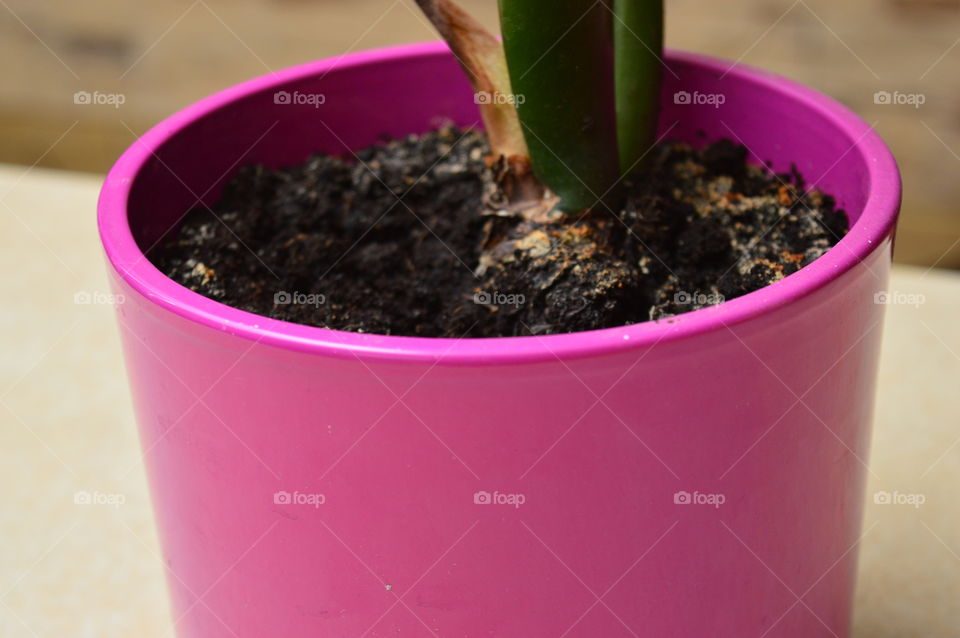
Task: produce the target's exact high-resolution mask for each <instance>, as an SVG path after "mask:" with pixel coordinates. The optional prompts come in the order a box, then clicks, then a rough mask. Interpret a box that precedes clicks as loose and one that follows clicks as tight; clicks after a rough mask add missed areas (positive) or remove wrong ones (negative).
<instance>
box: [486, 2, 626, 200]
mask: <svg viewBox="0 0 960 638" xmlns="http://www.w3.org/2000/svg"><path fill="white" fill-rule="evenodd" d="M610 1H612V0H603V1H602V2H596V0H562V1H561V0H499V5H500V23H501V28H502V31H503V44H504V50H505V52H506V55H507V66H508V68H509V72H510V83H511V86H512V87H513V91H514V93H515V95H516V102H517V109H518V111H519V114H520V122H521V123H522V126H523V131H524V137H525V138H526V141H527V147H528V148H529V150H530V157H531V160H532V161H533V168H534V172H535V173H536V174H537V177H539V178H540V180H541V181H543V182H544V183H545V184H546V185H547V186H548V187H549V188H550V189H551V190H553V191H554V192H555V193H556V194H557V195H559V196H560V198H561V199H562V201H563V207H564V208H566V209H568V210H582V209H586V208H591V207H594V206H595V205H596V204H597V203H598V200H601V199H602V200H604V201H605V202H606V203H608V204H611V205H614V204H615V202H617V201H618V197H619V195H620V192H619V188H618V186H617V185H618V182H619V177H620V175H619V158H618V155H617V131H616V95H615V89H614V51H613V37H612V33H613V24H612V23H613V15H612V12H611V9H610V7H609V6H608V5H607V4H606V3H607V2H610Z"/></svg>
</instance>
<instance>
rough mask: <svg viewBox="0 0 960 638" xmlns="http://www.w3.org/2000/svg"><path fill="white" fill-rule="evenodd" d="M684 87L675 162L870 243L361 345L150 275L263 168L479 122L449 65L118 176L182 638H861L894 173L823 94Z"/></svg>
mask: <svg viewBox="0 0 960 638" xmlns="http://www.w3.org/2000/svg"><path fill="white" fill-rule="evenodd" d="M669 64H670V67H671V69H672V70H673V72H672V73H666V74H665V75H666V86H665V87H664V104H665V108H664V112H663V116H662V121H663V125H664V129H665V130H666V128H668V127H673V128H672V130H671V133H670V135H671V137H675V138H681V139H689V140H692V141H697V140H699V139H700V137H699V136H698V131H701V130H702V131H706V132H707V135H708V137H710V138H717V137H730V138H733V139H735V140H739V141H740V142H742V143H744V144H745V145H746V146H747V147H748V148H750V149H751V150H752V152H753V153H755V154H756V155H755V158H756V159H757V160H763V161H766V160H770V161H772V163H773V165H774V167H775V168H777V169H778V170H786V169H788V168H789V166H790V164H791V163H795V164H796V165H797V167H798V168H799V170H800V171H801V172H802V173H803V174H804V175H805V176H806V177H807V178H808V180H809V181H810V183H811V185H814V186H816V187H818V188H822V189H824V190H825V191H827V192H829V193H832V194H834V195H836V196H837V199H838V202H839V204H840V206H842V207H843V208H845V209H846V210H847V211H848V212H849V214H850V217H851V221H852V230H851V231H850V233H849V234H848V235H847V236H846V237H845V238H844V239H843V240H842V241H840V243H839V244H838V245H837V246H836V247H835V248H833V249H832V250H831V251H830V252H829V253H828V254H827V255H826V256H824V257H823V258H821V259H819V260H818V261H816V262H815V263H813V264H812V265H810V266H808V267H806V268H804V269H803V270H802V271H800V272H798V273H796V274H794V275H791V276H789V277H788V278H786V279H785V280H783V281H781V282H779V283H777V284H775V285H772V286H770V287H768V288H765V289H764V290H761V291H758V292H754V293H751V294H749V295H747V296H745V297H742V298H739V299H735V300H732V301H729V302H727V303H724V304H722V305H720V306H717V307H713V308H710V309H706V310H700V311H696V312H693V313H691V314H687V315H683V316H681V317H678V318H675V319H671V320H669V321H662V322H659V323H643V324H639V325H633V326H627V327H622V328H611V329H607V330H598V331H594V332H584V333H576V334H568V335H557V336H548V337H539V338H538V337H519V338H504V339H477V340H461V341H458V340H451V339H422V338H409V337H386V336H377V335H365V334H348V333H342V332H335V331H329V330H323V329H319V328H312V327H305V326H300V325H293V324H288V323H284V322H280V321H275V320H272V319H267V318H264V317H260V316H255V315H252V314H249V313H246V312H242V311H240V310H235V309H232V308H228V307H226V306H224V305H221V304H219V303H216V302H214V301H211V300H209V299H206V298H204V297H201V296H200V295H198V294H196V293H193V292H191V291H189V290H187V289H185V288H183V287H181V286H179V285H178V284H176V283H174V282H173V281H171V280H169V279H167V278H166V277H165V276H164V275H162V274H161V273H160V272H159V271H158V270H156V269H155V268H154V267H153V266H152V265H151V264H150V262H149V261H148V260H147V259H146V258H145V257H144V254H143V251H144V250H145V249H147V248H149V247H150V246H152V245H154V244H155V243H156V242H157V241H159V240H160V238H161V237H162V236H163V234H164V233H166V232H167V231H168V230H169V229H170V228H171V227H172V226H173V225H174V224H175V223H176V222H177V221H178V220H179V219H180V217H181V216H182V215H183V214H184V212H186V211H187V210H188V209H190V208H191V207H193V206H195V205H196V204H197V203H198V202H203V203H206V204H212V203H213V202H214V201H215V200H216V198H217V195H218V192H219V190H220V188H221V187H222V186H223V184H224V182H225V180H227V179H228V178H229V177H230V176H231V175H232V174H233V172H234V170H235V168H236V167H237V166H239V165H241V164H244V163H248V162H265V163H267V164H269V165H274V166H279V165H283V164H291V163H297V162H300V161H302V160H304V159H305V158H306V157H307V155H308V154H309V153H311V152H313V151H316V150H318V149H323V150H326V151H329V152H341V151H344V150H345V147H349V148H359V147H362V146H364V145H366V144H370V143H372V142H374V141H375V140H376V139H378V136H380V135H381V134H384V133H386V134H390V135H401V134H406V133H411V132H418V131H424V130H426V129H428V128H430V127H431V126H433V125H434V124H436V121H437V118H438V117H439V116H443V117H449V118H452V119H453V120H454V121H456V122H457V123H459V124H461V125H470V124H474V123H476V121H477V112H476V107H475V105H474V103H473V99H472V93H471V90H470V87H469V86H468V84H467V83H466V81H465V80H464V78H463V76H462V73H461V71H460V69H459V68H458V67H457V65H456V63H455V62H454V60H453V59H452V58H451V56H450V54H449V53H448V52H447V50H446V48H445V47H444V46H442V45H440V44H424V45H415V46H406V47H400V48H395V49H388V50H381V51H373V52H367V53H360V54H355V55H349V56H346V57H343V58H340V59H336V60H324V61H320V62H315V63H310V64H306V65H304V66H300V67H297V68H294V69H290V70H286V71H281V72H278V73H277V74H275V75H272V76H268V77H263V78H258V79H255V80H252V81H249V82H246V83H244V84H242V85H240V86H237V87H234V88H231V89H228V90H226V91H224V92H222V93H219V94H217V95H215V96H213V97H211V98H208V99H206V100H203V101H202V102H200V103H198V104H196V105H194V106H191V107H189V108H187V109H186V110H184V111H182V112H180V113H178V114H177V115H174V116H173V117H171V118H170V119H168V120H166V121H164V122H163V123H161V124H159V125H158V126H157V127H156V128H154V129H153V130H151V131H150V132H149V133H147V134H146V135H145V136H143V138H141V139H140V140H139V141H138V142H137V143H136V144H135V145H134V146H133V147H132V148H131V149H130V150H129V151H127V152H126V153H125V154H124V155H123V157H122V158H121V159H120V160H119V161H118V162H117V164H116V166H115V167H114V168H113V170H112V171H111V173H110V175H109V176H108V177H107V180H106V183H105V184H104V187H103V194H102V197H101V200H100V207H99V224H100V232H101V235H102V239H103V244H104V247H105V249H106V254H107V257H108V259H109V263H110V266H111V268H110V272H111V276H112V281H113V286H114V288H115V292H117V293H118V294H123V295H124V298H125V303H124V304H122V305H120V306H119V307H118V310H119V319H120V326H121V332H122V335H123V343H124V348H125V353H126V360H127V366H128V370H129V376H130V382H131V386H132V389H133V395H134V398H135V405H136V412H137V418H138V421H139V426H140V435H141V440H142V444H143V450H144V458H145V461H146V466H147V471H148V475H149V479H150V485H151V489H152V494H153V500H154V504H155V508H156V516H157V522H158V525H159V530H160V538H161V542H162V546H163V554H164V558H165V562H166V565H167V566H168V568H169V583H170V589H171V595H172V603H173V614H174V617H175V618H176V621H177V628H178V632H179V636H181V638H220V637H223V638H227V637H240V638H247V637H251V638H264V637H268V636H283V637H284V638H306V637H311V638H315V637H317V636H330V637H331V638H333V637H337V638H339V637H343V636H352V637H354V638H364V637H366V636H431V635H432V636H449V637H451V638H453V637H456V638H461V637H473V638H481V637H496V638H530V637H536V636H545V637H549V636H554V637H557V638H559V637H561V636H570V637H575V636H584V637H588V636H589V637H593V638H595V637H597V636H603V637H605V638H613V637H616V636H678V637H684V638H701V637H702V636H737V637H741V636H753V637H755V638H759V637H760V636H769V637H774V636H779V637H790V638H800V637H802V638H811V637H815V636H836V637H842V636H845V635H847V633H848V625H849V617H850V604H851V593H852V589H853V584H854V573H855V568H856V554H857V543H858V539H859V534H860V518H861V505H862V498H863V492H864V479H865V474H866V471H867V470H866V455H867V447H868V441H869V433H870V422H871V411H872V405H873V398H874V379H875V376H876V369H877V357H878V351H879V344H880V332H881V329H880V322H881V319H882V315H883V305H882V304H879V303H876V302H875V301H876V299H875V294H876V293H878V292H879V291H882V290H883V289H884V288H885V285H886V281H887V274H888V269H889V264H890V255H891V248H892V242H893V232H894V225H895V221H896V215H897V210H898V205H899V196H900V183H899V178H898V173H897V168H896V165H895V164H894V160H893V159H892V157H891V156H890V153H889V152H888V151H887V149H886V148H885V146H884V145H883V143H882V142H881V141H880V139H879V138H878V137H877V136H876V135H875V134H874V133H873V132H872V131H871V130H870V128H869V127H868V126H867V125H866V124H864V123H863V122H862V121H861V120H860V119H858V118H857V117H855V116H854V115H853V114H851V113H850V112H849V111H847V110H846V109H845V108H843V107H842V106H840V105H838V104H837V103H835V102H833V101H831V100H830V99H828V98H826V97H824V96H822V95H819V94H817V93H815V92H813V91H810V90H808V89H805V88H803V87H801V86H798V85H796V84H794V83H792V82H789V81H787V80H784V79H782V78H779V77H776V76H773V75H771V74H768V73H765V72H762V71H757V70H753V69H748V68H744V67H739V66H738V67H735V68H731V67H729V66H728V64H727V63H726V62H722V61H718V60H713V59H709V58H704V57H700V56H694V55H689V54H682V53H674V54H672V55H670V56H669ZM684 91H685V92H686V93H681V92H684ZM279 92H286V93H279ZM311 95H313V96H318V95H323V99H322V100H321V99H320V98H316V99H309V98H303V97H302V96H311ZM685 95H689V96H690V99H689V100H688V99H687V98H686V97H684V96H685ZM711 95H713V96H717V95H722V96H723V100H722V102H723V103H722V104H717V102H719V101H720V100H718V99H712V100H709V99H701V98H699V97H697V96H711ZM298 96H300V97H298ZM675 96H676V97H675ZM320 102H322V103H320ZM455 213H456V211H451V214H455Z"/></svg>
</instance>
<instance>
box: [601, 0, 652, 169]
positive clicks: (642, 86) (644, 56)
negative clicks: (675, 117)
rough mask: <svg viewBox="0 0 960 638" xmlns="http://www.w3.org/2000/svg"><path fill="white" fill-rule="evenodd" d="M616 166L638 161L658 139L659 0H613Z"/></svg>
mask: <svg viewBox="0 0 960 638" xmlns="http://www.w3.org/2000/svg"><path fill="white" fill-rule="evenodd" d="M613 6H614V13H615V14H616V16H615V18H614V29H613V39H614V49H615V65H614V68H615V71H616V93H617V143H618V146H619V149H620V170H621V171H622V172H623V173H625V174H626V173H630V172H632V171H633V170H635V169H636V167H637V166H639V165H640V164H641V159H642V158H643V157H644V156H645V155H646V154H647V152H648V151H649V150H650V147H651V146H652V145H653V142H654V140H655V139H656V134H657V116H658V114H659V106H660V90H659V89H660V79H661V75H662V66H661V65H662V62H661V56H662V53H663V0H614V4H613Z"/></svg>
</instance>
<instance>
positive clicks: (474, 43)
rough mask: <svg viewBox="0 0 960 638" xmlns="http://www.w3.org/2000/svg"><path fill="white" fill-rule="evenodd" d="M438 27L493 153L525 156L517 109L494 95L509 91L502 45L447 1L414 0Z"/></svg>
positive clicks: (509, 92)
mask: <svg viewBox="0 0 960 638" xmlns="http://www.w3.org/2000/svg"><path fill="white" fill-rule="evenodd" d="M417 5H418V6H419V7H420V9H421V10H422V11H423V13H424V15H426V16H427V18H428V19H429V20H430V22H431V23H432V24H433V26H434V27H435V28H436V29H437V31H438V32H439V33H440V35H441V36H442V37H443V39H444V40H445V41H446V42H447V45H448V46H449V47H450V49H451V51H453V54H454V56H456V58H457V60H459V62H460V66H461V67H463V70H464V71H465V72H466V74H467V77H468V78H470V83H471V84H472V85H473V89H474V91H476V100H475V101H476V102H477V105H478V108H479V109H480V117H481V118H482V119H483V124H484V128H485V129H486V132H487V139H488V140H489V142H490V148H491V150H492V151H493V152H494V154H498V155H503V156H504V157H505V158H508V159H509V158H512V157H523V158H526V157H527V156H528V151H527V146H526V143H525V141H524V136H523V131H522V129H521V128H520V120H519V118H518V117H517V110H516V109H515V108H514V106H513V105H512V104H510V103H508V102H504V101H498V100H497V99H495V98H496V96H501V95H502V96H507V95H510V94H511V89H510V76H509V74H508V73H507V61H506V58H505V57H504V53H503V46H502V45H501V44H500V42H499V41H498V40H497V38H496V37H494V36H493V34H491V33H489V32H488V31H487V30H486V29H484V28H483V26H482V25H481V24H480V23H479V22H477V21H476V20H474V19H473V17H471V16H470V15H469V14H468V13H467V12H466V11H464V10H463V9H461V8H460V7H459V6H457V5H456V4H454V3H453V2H451V1H450V0H417Z"/></svg>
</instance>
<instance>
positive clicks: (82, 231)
mask: <svg viewBox="0 0 960 638" xmlns="http://www.w3.org/2000/svg"><path fill="white" fill-rule="evenodd" d="M99 185H100V179H99V178H97V177H95V176H90V175H81V174H74V173H65V172H57V171H52V170H48V169H33V170H28V169H26V168H24V167H15V166H2V165H0V267H2V272H3V273H4V275H3V277H2V279H0V299H2V311H0V328H2V334H3V335H4V336H3V337H2V342H0V352H2V353H3V356H2V357H0V419H2V421H0V485H2V487H0V498H2V503H3V504H4V507H3V508H2V510H0V538H2V539H3V550H2V551H0V636H3V637H6V636H11V637H13V636H17V637H20V636H24V637H31V636H32V637H34V638H47V637H51V638H54V637H56V638H66V637H80V638H87V637H91V638H92V637H97V638H112V637H118V638H119V637H123V638H131V637H136V638H154V637H156V638H163V637H165V636H166V637H169V636H171V626H172V624H173V623H172V620H171V619H170V617H169V612H168V609H167V603H166V597H165V589H164V587H165V585H164V574H163V568H162V565H161V562H160V560H159V558H158V556H159V550H158V546H157V539H156V535H155V532H154V528H153V519H152V513H151V510H150V502H149V498H148V494H147V490H146V484H145V480H144V473H143V469H142V466H141V463H140V454H139V450H138V444H137V438H136V430H135V427H134V423H133V416H132V410H131V406H130V400H129V397H128V392H127V384H126V379H125V377H124V370H123V363H122V360H121V356H120V350H119V344H118V340H117V329H116V325H115V322H114V318H113V309H112V308H111V306H110V305H109V304H108V303H105V301H106V297H105V295H106V294H107V292H108V290H107V284H106V276H105V266H104V260H103V258H102V257H101V255H100V248H99V243H98V239H97V234H96V228H95V220H94V207H95V202H96V197H97V192H98V189H99ZM890 289H891V291H892V292H896V293H902V294H898V295H893V297H895V298H897V299H899V300H908V299H909V300H910V301H913V302H916V303H915V305H909V304H906V303H900V304H894V305H891V306H890V307H889V311H888V314H887V320H886V325H885V332H884V335H885V336H884V351H883V358H882V365H881V373H880V386H879V396H878V401H877V417H876V422H875V432H874V439H873V449H872V456H871V466H872V473H873V476H872V477H871V480H870V485H869V488H868V494H869V496H868V499H869V502H868V505H867V509H866V519H865V522H864V530H865V532H866V533H865V536H864V538H863V541H862V546H861V559H860V575H859V584H858V589H857V597H856V609H855V633H854V635H855V636H856V637H857V638H887V637H891V638H892V637H898V638H907V637H914V636H922V637H924V638H940V637H942V638H947V637H952V638H956V637H958V636H960V499H958V486H960V383H958V382H960V273H951V272H946V271H937V270H930V271H927V270H923V269H919V268H910V267H897V268H895V270H894V275H893V280H892V282H891V288H890ZM910 296H912V297H910ZM78 492H79V493H89V494H93V493H99V494H101V495H112V497H111V498H110V499H108V500H110V501H112V502H111V503H109V504H101V505H83V504H77V503H75V497H76V495H77V493H78ZM878 492H889V493H894V492H897V493H899V494H902V495H919V498H913V499H912V500H914V501H916V500H923V501H924V502H923V503H922V504H921V505H919V506H912V505H883V504H878V503H875V502H874V495H875V494H876V493H878Z"/></svg>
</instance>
